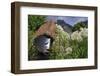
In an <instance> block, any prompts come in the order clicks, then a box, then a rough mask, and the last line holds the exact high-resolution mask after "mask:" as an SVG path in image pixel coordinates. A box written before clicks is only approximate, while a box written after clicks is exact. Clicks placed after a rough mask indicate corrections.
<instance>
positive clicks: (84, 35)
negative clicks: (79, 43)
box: [80, 28, 88, 37]
mask: <svg viewBox="0 0 100 76" xmlns="http://www.w3.org/2000/svg"><path fill="white" fill-rule="evenodd" d="M80 30H81V31H80V35H81V36H82V37H88V29H87V28H81V29H80Z"/></svg>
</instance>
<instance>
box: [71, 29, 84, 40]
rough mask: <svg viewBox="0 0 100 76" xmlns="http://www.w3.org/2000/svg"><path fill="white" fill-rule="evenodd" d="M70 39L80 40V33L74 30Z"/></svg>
mask: <svg viewBox="0 0 100 76" xmlns="http://www.w3.org/2000/svg"><path fill="white" fill-rule="evenodd" d="M71 39H72V40H77V41H82V40H83V39H82V37H81V34H80V33H79V32H78V31H75V32H73V33H72V34H71Z"/></svg>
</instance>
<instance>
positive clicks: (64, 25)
mask: <svg viewBox="0 0 100 76" xmlns="http://www.w3.org/2000/svg"><path fill="white" fill-rule="evenodd" d="M57 24H58V25H60V26H62V28H63V29H64V31H66V32H67V33H69V34H71V33H72V26H71V25H70V24H68V23H66V22H65V21H64V20H57Z"/></svg>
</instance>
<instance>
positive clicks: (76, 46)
mask: <svg viewBox="0 0 100 76" xmlns="http://www.w3.org/2000/svg"><path fill="white" fill-rule="evenodd" d="M87 38H88V30H87V29H86V28H81V29H80V31H75V32H73V33H72V34H71V36H70V35H69V34H68V33H67V32H65V31H64V30H63V29H62V27H61V26H60V25H57V29H56V37H55V41H54V42H53V46H52V48H51V49H52V51H51V53H50V59H75V58H86V57H87V51H88V41H87Z"/></svg>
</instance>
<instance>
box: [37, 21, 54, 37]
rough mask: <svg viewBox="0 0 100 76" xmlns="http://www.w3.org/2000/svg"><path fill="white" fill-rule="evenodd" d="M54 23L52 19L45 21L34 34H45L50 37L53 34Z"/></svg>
mask: <svg viewBox="0 0 100 76" xmlns="http://www.w3.org/2000/svg"><path fill="white" fill-rule="evenodd" d="M55 29H56V24H55V22H54V21H47V22H46V23H44V24H43V25H41V27H40V28H39V29H38V30H37V31H36V36H40V35H43V34H47V35H49V36H51V37H54V36H55Z"/></svg>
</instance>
